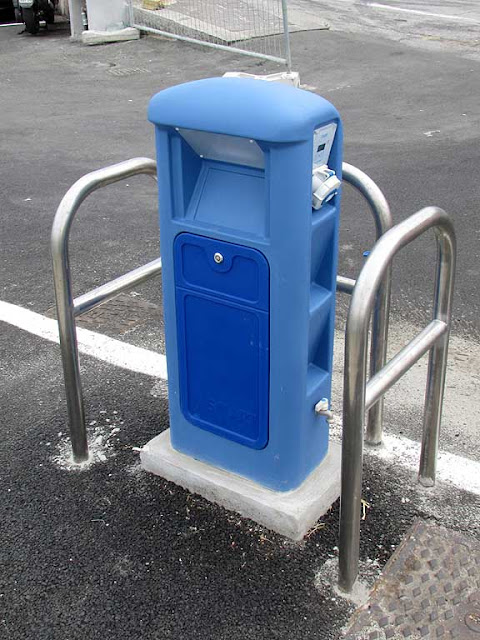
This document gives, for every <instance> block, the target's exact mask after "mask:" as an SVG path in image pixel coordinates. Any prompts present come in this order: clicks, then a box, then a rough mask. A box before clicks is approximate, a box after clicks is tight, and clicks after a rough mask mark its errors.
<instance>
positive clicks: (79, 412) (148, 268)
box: [51, 158, 392, 463]
mask: <svg viewBox="0 0 480 640" xmlns="http://www.w3.org/2000/svg"><path fill="white" fill-rule="evenodd" d="M342 171H343V180H344V181H345V182H347V183H348V184H350V185H351V186H352V187H353V188H354V189H356V190H357V191H358V192H359V193H360V194H361V195H362V196H363V197H364V198H365V200H366V201H367V203H368V204H369V207H370V210H371V213H372V215H373V218H374V222H375V228H376V233H377V238H379V237H380V236H381V235H382V234H383V233H385V232H386V231H387V230H388V229H390V227H391V226H392V216H391V213H390V209H389V206H388V203H387V201H386V199H385V197H384V195H383V193H382V192H381V190H380V189H379V188H378V186H377V185H376V184H375V183H374V182H373V180H371V178H369V177H368V176H367V175H366V174H365V173H363V171H360V169H357V167H354V166H352V165H350V164H347V163H344V164H343V167H342ZM138 174H147V175H151V176H152V177H156V163H155V161H154V160H150V159H149V158H133V159H131V160H126V161H125V162H120V163H119V164H115V165H112V166H109V167H105V168H103V169H99V170H97V171H93V172H92V173H88V174H87V175H85V176H83V177H82V178H80V180H78V181H77V182H76V183H75V184H74V185H72V187H70V189H69V190H68V191H67V193H66V194H65V196H64V197H63V199H62V201H61V203H60V205H59V207H58V209H57V212H56V214H55V219H54V223H53V228H52V235H51V250H52V256H53V279H54V286H55V296H56V301H57V317H58V326H59V334H60V347H61V354H62V362H63V372H64V380H65V393H66V399H67V411H68V418H69V427H70V438H71V442H72V452H73V460H74V461H75V462H78V463H81V462H84V461H85V460H87V459H88V443H87V432H86V427H85V411H84V403H83V391H82V384H81V378H80V367H79V362H78V347H77V336H76V325H75V317H77V316H79V315H81V314H82V313H86V312H87V311H90V310H92V309H94V308H95V307H96V306H98V305H100V304H103V303H104V302H106V301H107V300H109V299H110V298H112V297H114V296H116V295H118V294H119V293H121V292H122V291H126V290H128V289H131V288H132V287H134V286H136V285H138V284H141V283H142V282H145V281H146V280H148V279H150V278H152V277H154V276H156V275H158V274H160V273H161V269H162V261H161V258H157V259H156V260H153V261H152V262H149V263H148V264H146V265H144V266H142V267H139V268H138V269H134V270H133V271H130V272H129V273H127V274H125V275H123V276H120V277H119V278H116V279H115V280H112V281H110V282H107V283H106V284H103V285H101V286H100V287H97V288H96V289H93V290H92V291H89V292H88V293H85V294H83V295H81V296H79V297H78V298H76V299H75V300H74V299H73V296H72V284H71V274H70V262H69V254H68V243H69V235H70V229H71V225H72V222H73V219H74V217H75V215H76V213H77V211H78V209H79V207H80V205H81V204H82V202H83V201H84V200H85V199H86V198H87V197H88V196H89V195H90V194H91V193H93V192H94V191H96V190H97V189H100V188H101V187H104V186H107V185H108V184H112V183H113V182H118V181H120V180H124V179H126V178H130V177H131V176H134V175H138ZM354 286H355V280H352V279H351V278H346V277H344V276H338V277H337V291H341V292H344V293H348V294H352V292H353V289H354ZM389 299H390V275H389V273H387V274H386V276H385V279H384V285H383V287H381V288H380V289H379V292H378V295H377V299H376V302H375V310H374V320H373V327H374V329H373V337H372V351H371V372H372V374H375V373H376V372H377V371H378V370H379V369H381V367H382V366H383V365H384V363H385V354H386V340H387V332H388V310H389ZM376 406H377V407H379V409H377V408H376V407H373V409H372V411H374V410H375V411H374V413H371V414H370V418H369V425H370V424H371V425H372V431H374V432H375V433H376V434H380V435H379V437H380V440H381V434H382V416H383V414H382V411H381V407H382V400H380V401H379V403H378V404H377V405H376Z"/></svg>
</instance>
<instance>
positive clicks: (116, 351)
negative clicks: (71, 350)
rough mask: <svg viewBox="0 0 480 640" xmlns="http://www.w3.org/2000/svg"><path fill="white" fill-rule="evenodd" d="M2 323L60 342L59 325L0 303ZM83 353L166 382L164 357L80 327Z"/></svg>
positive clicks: (53, 321)
mask: <svg viewBox="0 0 480 640" xmlns="http://www.w3.org/2000/svg"><path fill="white" fill-rule="evenodd" d="M0 321H2V322H6V323H7V324H11V325H13V326H15V327H18V328H19V329H23V330H24V331H28V333H33V334H34V335H36V336H39V337H40V338H44V339H45V340H50V341H51V342H57V343H58V342H59V338H58V325H57V321H56V320H53V319H52V318H46V317H45V316H42V315H40V314H39V313H35V312H34V311H30V310H29V309H24V308H23V307H19V306H17V305H15V304H10V303H9V302H3V301H1V300H0ZM77 341H78V350H79V352H80V353H84V354H86V355H89V356H92V357H93V358H97V359H98V360H103V361H104V362H108V363H109V364H113V365H115V366H116V367H121V368H122V369H128V370H130V371H135V372H137V373H144V374H145V375H147V376H152V377H154V378H163V379H165V380H166V378H167V359H166V358H165V356H164V355H163V354H162V353H155V352H153V351H149V350H148V349H142V348H141V347H135V346H134V345H132V344H128V343H127V342H121V341H120V340H115V339H114V338H110V337H108V336H105V335H103V334H101V333H96V332H95V331H90V330H89V329H84V328H83V327H77Z"/></svg>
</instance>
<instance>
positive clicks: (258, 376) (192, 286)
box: [174, 233, 269, 449]
mask: <svg viewBox="0 0 480 640" xmlns="http://www.w3.org/2000/svg"><path fill="white" fill-rule="evenodd" d="M174 260H175V285H176V305H177V332H178V352H179V353H178V359H179V377H180V405H181V408H182V412H183V414H184V416H185V418H186V419H187V420H188V421H189V422H191V423H192V424H194V425H196V426H198V427H200V428H202V429H206V430H207V431H211V432H212V433H215V434H217V435H219V436H222V437H224V438H228V439H230V440H234V441H235V442H239V443H241V444H243V445H246V446H248V447H252V448H254V449H262V448H263V447H265V446H266V444H267V442H268V396H269V267H268V262H267V260H266V258H265V257H264V256H263V254H262V253H260V252H259V251H257V250H256V249H252V248H250V247H244V246H240V245H236V244H232V243H228V242H222V241H219V240H214V239H211V238H205V237H203V236H198V235H194V234H190V233H182V234H180V235H178V236H177V238H176V239H175V244H174Z"/></svg>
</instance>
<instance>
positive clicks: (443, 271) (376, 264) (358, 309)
mask: <svg viewBox="0 0 480 640" xmlns="http://www.w3.org/2000/svg"><path fill="white" fill-rule="evenodd" d="M432 227H433V228H435V229H436V233H437V241H438V243H439V247H440V251H439V264H438V267H437V286H436V291H437V297H436V301H435V309H434V313H435V314H439V317H435V318H434V319H439V320H441V321H443V322H446V323H448V322H449V321H450V309H451V297H452V292H453V270H454V267H455V232H454V229H453V224H452V221H451V219H450V217H449V216H448V215H447V214H446V213H445V212H444V211H442V210H441V209H438V208H437V207H427V208H425V209H422V210H421V211H418V212H417V213H416V214H414V215H413V216H410V217H409V218H407V219H406V220H404V221H403V222H401V223H400V224H398V225H396V226H395V227H393V228H392V229H390V231H387V233H386V234H385V235H384V236H382V238H380V240H379V241H378V242H377V244H376V245H375V247H374V248H373V251H372V252H371V254H370V257H369V258H368V260H367V262H366V263H365V265H364V267H363V269H362V271H361V273H360V276H359V278H358V280H357V283H356V286H355V290H354V292H353V296H352V301H351V304H350V310H349V313H348V320H347V329H346V338H345V370H344V404H343V444H342V494H341V509H340V556H339V586H340V588H341V589H342V590H344V591H346V592H350V591H351V589H352V587H353V584H354V583H355V580H356V578H357V575H358V559H359V545H360V510H361V496H362V466H363V422H364V412H365V396H366V379H367V342H368V338H367V336H368V325H369V321H370V316H371V313H372V310H373V307H374V304H375V299H376V296H377V293H378V289H379V287H380V286H381V282H382V280H383V279H384V278H385V275H386V273H387V271H388V269H389V266H390V264H391V261H392V260H393V258H394V256H395V255H396V254H397V253H398V251H399V250H400V249H402V248H403V247H404V246H406V245H407V244H409V243H410V242H412V241H413V240H415V239H416V238H417V237H418V236H420V235H421V234H422V233H424V232H425V231H426V230H428V229H430V228H432ZM446 335H448V332H442V334H441V336H439V338H438V340H439V343H438V344H439V345H440V353H439V352H438V351H437V356H436V360H435V361H434V362H433V364H432V367H431V376H433V375H436V376H437V379H436V380H435V381H434V380H432V382H431V384H429V385H428V388H427V393H430V394H431V395H430V396H429V398H428V400H427V406H428V408H429V411H430V413H429V416H430V417H429V419H428V420H426V422H425V428H426V429H427V430H428V431H429V432H428V435H426V434H424V441H423V444H422V446H423V447H424V451H423V452H422V458H423V459H424V460H425V461H426V462H425V465H427V462H428V464H429V465H431V462H432V456H433V455H436V447H435V442H438V426H439V417H440V415H441V408H439V407H435V408H434V407H433V404H434V402H437V403H438V402H440V401H441V400H442V397H443V383H444V380H445V376H444V370H445V363H446V346H445V336H446ZM442 345H443V348H442ZM433 349H435V347H433ZM443 357H444V358H445V359H443ZM442 373H443V375H442Z"/></svg>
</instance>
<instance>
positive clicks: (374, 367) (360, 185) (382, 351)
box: [340, 162, 393, 445]
mask: <svg viewBox="0 0 480 640" xmlns="http://www.w3.org/2000/svg"><path fill="white" fill-rule="evenodd" d="M342 177H343V180H344V181H345V182H347V183H348V184H350V185H351V186H352V187H354V188H355V189H356V190H357V191H359V192H360V193H361V194H362V195H363V197H364V198H365V200H366V201H367V203H368V205H369V207H370V209H371V211H372V213H373V218H374V220H375V230H376V239H377V241H378V240H379V239H380V238H381V237H382V236H383V234H384V233H386V232H387V231H388V230H389V229H391V228H392V226H393V219H392V214H391V212H390V207H389V206H388V202H387V200H386V198H385V196H384V195H383V193H382V191H381V190H380V189H379V187H378V186H377V185H376V184H375V182H374V181H373V180H372V179H371V178H370V177H369V176H367V174H366V173H363V171H360V169H358V168H357V167H354V166H353V165H351V164H348V163H346V162H344V163H343V166H342ZM391 282H392V269H391V267H390V266H389V267H388V269H387V271H386V272H385V277H384V278H383V280H382V282H381V284H380V287H379V289H378V293H377V297H376V301H375V308H374V311H373V320H372V344H371V348H370V377H372V378H373V376H374V375H375V374H376V373H377V371H380V369H381V368H382V367H383V365H384V364H385V361H386V358H387V343H388V320H389V315H390V292H391ZM342 284H343V283H342ZM340 290H341V291H345V288H343V289H340ZM383 405H384V400H383V396H382V397H381V398H380V399H379V400H378V402H377V403H376V404H375V405H373V406H372V407H370V409H369V411H368V420H367V430H366V437H365V440H366V442H367V444H370V445H378V444H381V442H382V436H383Z"/></svg>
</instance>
